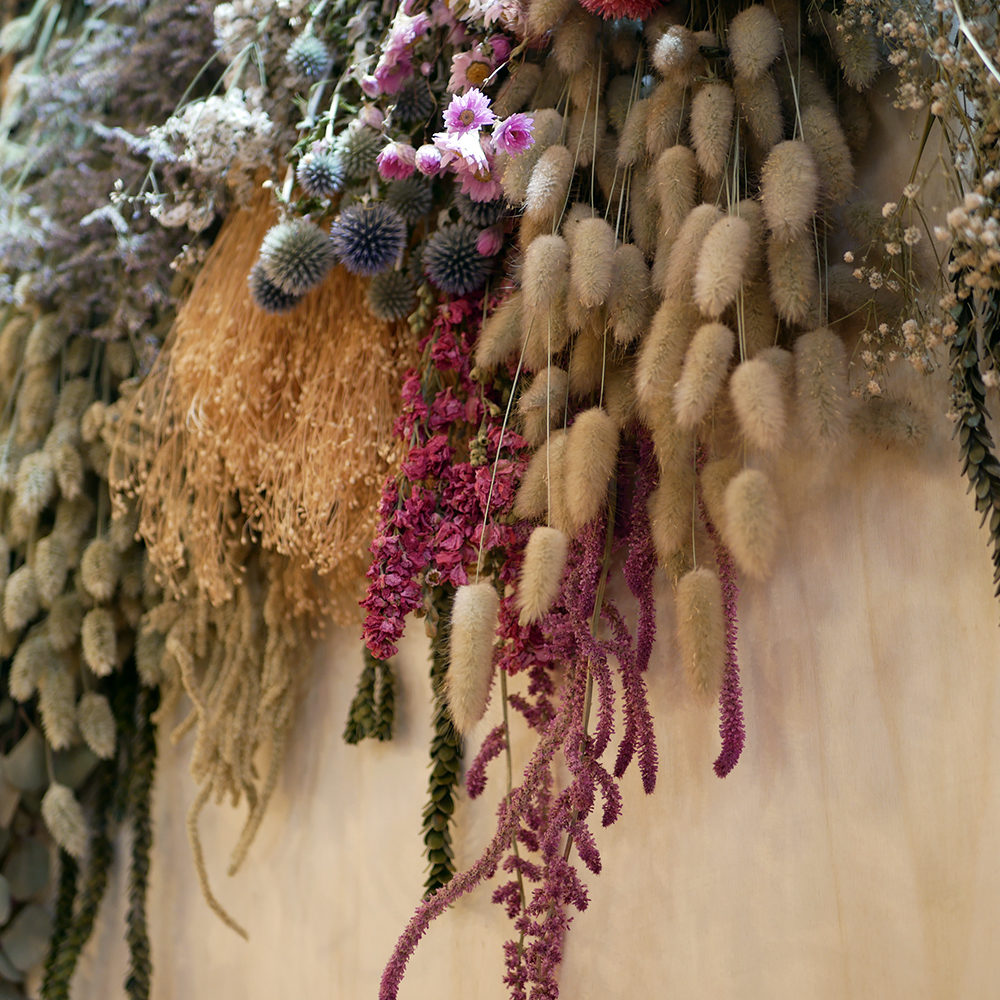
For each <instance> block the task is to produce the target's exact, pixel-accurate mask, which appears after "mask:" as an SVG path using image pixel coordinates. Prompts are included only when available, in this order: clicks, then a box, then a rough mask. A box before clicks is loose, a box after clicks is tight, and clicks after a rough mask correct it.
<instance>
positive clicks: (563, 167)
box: [524, 145, 574, 229]
mask: <svg viewBox="0 0 1000 1000" xmlns="http://www.w3.org/2000/svg"><path fill="white" fill-rule="evenodd" d="M573 169H574V164H573V154H572V153H571V152H570V151H569V150H568V149H567V148H566V147H565V146H559V145H556V146H549V148H548V149H546V150H545V152H544V153H542V155H541V156H540V157H539V158H538V162H537V163H536V164H535V166H534V169H533V170H532V171H531V179H530V180H529V181H528V188H527V191H526V193H525V200H524V213H525V215H527V216H533V217H536V218H538V219H539V220H541V221H545V222H548V225H549V228H550V229H551V228H552V226H553V224H554V222H555V220H556V218H557V216H558V214H559V213H560V212H561V211H562V207H563V204H564V203H565V201H566V193H567V192H568V191H569V184H570V181H571V180H572V179H573Z"/></svg>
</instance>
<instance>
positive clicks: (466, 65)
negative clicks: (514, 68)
mask: <svg viewBox="0 0 1000 1000" xmlns="http://www.w3.org/2000/svg"><path fill="white" fill-rule="evenodd" d="M509 55H510V42H508V41H507V39H506V38H504V36H503V35H494V36H493V37H492V38H488V39H487V40H486V41H485V42H480V43H479V44H478V45H476V46H474V47H473V48H471V49H469V50H468V51H467V52H459V53H457V54H456V55H454V56H452V60H451V77H450V78H449V80H448V93H449V94H457V93H459V92H460V91H463V90H465V89H466V88H467V87H482V86H483V85H484V84H485V83H486V82H487V81H488V80H489V78H490V76H491V75H492V74H493V71H494V70H495V69H496V68H497V67H498V66H499V65H500V64H501V63H502V62H504V61H505V60H506V58H507V56H509Z"/></svg>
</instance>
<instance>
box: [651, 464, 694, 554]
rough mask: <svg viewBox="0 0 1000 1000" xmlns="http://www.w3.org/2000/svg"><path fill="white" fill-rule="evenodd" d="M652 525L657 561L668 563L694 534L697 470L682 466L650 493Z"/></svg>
mask: <svg viewBox="0 0 1000 1000" xmlns="http://www.w3.org/2000/svg"><path fill="white" fill-rule="evenodd" d="M648 510H649V529H650V534H651V535H652V537H653V547H654V548H655V549H656V561H657V563H658V564H659V565H660V566H663V567H667V566H669V565H670V563H671V561H672V560H673V558H674V557H675V556H676V554H677V552H678V550H680V549H681V548H682V547H683V546H684V544H685V542H686V541H688V540H689V539H690V536H691V525H692V523H693V513H694V470H693V469H692V467H691V465H684V466H679V467H678V469H677V472H676V473H675V474H674V475H670V476H663V477H662V478H661V479H660V484H659V485H658V486H657V487H656V489H655V490H653V492H652V493H650V495H649V502H648Z"/></svg>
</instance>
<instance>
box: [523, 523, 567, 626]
mask: <svg viewBox="0 0 1000 1000" xmlns="http://www.w3.org/2000/svg"><path fill="white" fill-rule="evenodd" d="M568 551H569V537H568V536H567V535H566V533H565V532H563V531H560V530H559V529H558V528H549V527H546V526H545V525H539V526H538V527H537V528H535V529H534V531H532V533H531V537H530V538H529V539H528V544H527V545H526V546H525V549H524V563H523V564H522V567H521V579H520V582H519V583H518V586H517V608H518V610H519V611H520V612H521V616H520V619H519V623H520V625H521V626H522V627H524V626H525V625H530V624H531V623H532V622H537V621H538V620H539V619H541V618H542V617H543V616H544V615H546V614H547V613H548V611H549V609H550V608H551V607H552V604H553V602H554V601H555V599H556V598H557V597H558V596H559V589H560V587H561V586H562V578H563V571H564V570H565V568H566V554H567V552H568Z"/></svg>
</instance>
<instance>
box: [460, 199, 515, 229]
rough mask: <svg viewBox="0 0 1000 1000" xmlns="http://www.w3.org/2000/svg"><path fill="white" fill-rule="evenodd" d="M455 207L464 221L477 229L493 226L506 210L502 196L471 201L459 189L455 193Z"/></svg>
mask: <svg viewBox="0 0 1000 1000" xmlns="http://www.w3.org/2000/svg"><path fill="white" fill-rule="evenodd" d="M455 208H457V209H458V214H459V215H460V216H461V217H462V220H463V221H464V222H468V223H469V224H470V225H472V226H475V227H476V228H477V229H488V228H489V227H490V226H495V225H496V224H497V223H498V222H499V221H500V220H501V219H502V218H503V217H504V215H506V214H507V211H508V207H507V203H506V202H505V201H504V200H503V198H497V199H496V200H495V201H473V200H472V199H471V198H470V197H469V196H468V195H467V194H464V193H463V192H461V191H459V192H457V193H456V194H455Z"/></svg>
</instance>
